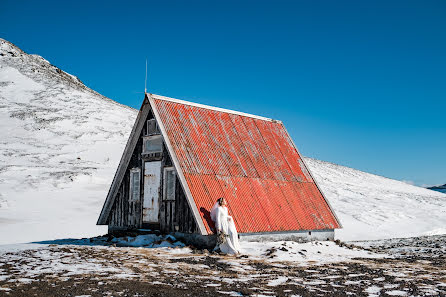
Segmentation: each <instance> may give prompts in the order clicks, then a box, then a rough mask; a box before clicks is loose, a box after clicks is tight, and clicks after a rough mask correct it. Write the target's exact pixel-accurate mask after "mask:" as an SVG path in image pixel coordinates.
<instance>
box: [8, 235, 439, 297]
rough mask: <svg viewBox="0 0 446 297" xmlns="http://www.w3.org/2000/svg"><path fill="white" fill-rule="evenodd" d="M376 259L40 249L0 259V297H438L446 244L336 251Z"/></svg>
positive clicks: (429, 241)
mask: <svg viewBox="0 0 446 297" xmlns="http://www.w3.org/2000/svg"><path fill="white" fill-rule="evenodd" d="M339 244H340V245H343V246H344V247H345V248H346V249H349V248H353V245H354V246H361V248H364V249H368V250H370V251H373V252H374V253H382V254H383V256H384V257H382V258H376V257H375V258H355V259H352V260H349V261H347V262H337V263H324V264H320V263H318V262H316V261H315V263H312V264H311V263H310V264H309V265H307V264H306V265H304V266H302V264H301V263H292V262H277V261H276V262H272V261H271V260H269V258H270V256H271V254H270V253H269V255H268V257H264V259H260V258H253V257H251V256H240V257H230V256H223V255H217V254H210V253H207V252H203V251H194V250H191V249H189V248H177V249H160V248H156V249H148V248H132V247H104V246H74V245H69V246H67V245H43V246H42V247H40V248H34V249H30V250H22V251H11V252H6V253H3V254H1V255H0V256H1V258H0V296H445V294H446V257H445V253H444V249H445V246H446V236H430V237H418V238H409V239H392V240H382V241H373V242H372V241H369V242H352V243H348V244H344V243H339Z"/></svg>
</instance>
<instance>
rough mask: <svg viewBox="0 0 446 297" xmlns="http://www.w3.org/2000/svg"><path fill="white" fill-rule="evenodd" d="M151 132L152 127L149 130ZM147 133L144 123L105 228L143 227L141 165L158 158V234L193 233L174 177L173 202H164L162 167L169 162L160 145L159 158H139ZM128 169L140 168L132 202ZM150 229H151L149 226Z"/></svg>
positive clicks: (189, 214)
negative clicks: (136, 196) (137, 195)
mask: <svg viewBox="0 0 446 297" xmlns="http://www.w3.org/2000/svg"><path fill="white" fill-rule="evenodd" d="M153 118H154V117H153V114H152V112H151V111H150V112H149V113H148V116H147V118H146V119H145V121H144V122H147V120H150V119H153ZM152 129H153V127H152ZM146 134H147V124H144V127H143V129H142V131H141V135H139V139H138V142H137V144H136V147H135V150H134V152H133V154H132V156H131V159H130V163H129V166H128V167H127V169H126V172H125V175H124V178H123V180H122V183H121V185H120V187H119V191H118V192H117V194H116V199H115V202H114V204H113V207H112V210H111V212H110V216H109V219H108V225H109V229H111V230H125V229H126V230H134V229H139V228H143V227H144V226H143V223H142V210H143V199H144V162H150V161H152V160H153V161H155V160H157V161H159V160H160V159H161V162H162V168H161V173H162V174H161V187H160V193H159V202H160V212H159V222H160V225H159V228H160V231H162V232H166V233H169V232H184V233H196V232H198V229H197V224H196V222H195V218H194V217H193V214H192V212H191V209H190V207H189V205H188V202H187V200H186V196H185V194H184V191H183V189H182V187H181V183H180V180H179V179H178V178H177V179H176V183H175V199H174V200H164V199H163V193H164V189H163V187H164V180H163V178H164V168H165V167H172V166H173V165H172V160H171V158H170V156H169V153H168V151H167V149H166V147H165V145H163V153H162V156H160V157H153V156H151V157H147V156H142V150H143V136H145V135H146ZM132 168H140V173H141V176H140V199H139V200H137V201H133V200H132V199H130V170H131V169H132ZM151 227H152V228H153V226H151Z"/></svg>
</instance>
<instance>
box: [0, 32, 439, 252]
mask: <svg viewBox="0 0 446 297" xmlns="http://www.w3.org/2000/svg"><path fill="white" fill-rule="evenodd" d="M136 114H137V112H136V111H135V110H134V109H131V108H129V107H126V106H123V105H121V104H118V103H116V102H114V101H112V100H110V99H108V98H105V97H103V96H101V95H100V94H98V93H96V92H94V91H92V90H91V89H89V88H87V87H86V86H85V85H83V84H82V82H81V81H80V80H79V79H78V78H76V77H74V76H72V75H70V74H68V73H65V72H63V71H62V70H60V69H58V68H56V67H54V66H52V65H51V64H49V62H48V61H46V60H45V59H43V58H42V57H40V56H37V55H28V54H26V53H24V52H23V51H21V50H20V49H19V48H17V47H16V46H14V45H12V44H11V43H9V42H7V41H5V40H2V39H0V244H6V243H18V242H30V241H42V240H53V239H57V238H68V237H78V238H81V237H90V236H96V235H101V234H103V233H105V232H106V227H101V226H96V225H95V224H96V220H97V217H98V215H99V212H100V210H101V207H102V205H103V202H104V200H105V197H106V194H107V192H108V189H109V185H110V183H111V181H112V178H113V176H114V173H115V170H116V168H117V165H118V163H119V159H120V157H121V154H122V151H123V149H124V146H125V143H126V142H127V138H128V135H129V133H130V131H131V128H132V126H133V123H134V120H135V118H136ZM306 162H307V164H308V165H309V167H310V170H311V172H312V173H313V175H314V176H315V178H316V180H317V181H318V182H319V184H320V186H321V188H322V190H323V192H324V193H325V195H326V196H327V198H328V200H329V201H330V203H331V204H332V206H333V208H334V210H335V212H336V213H337V215H338V217H339V219H340V221H341V223H342V224H343V227H344V228H343V229H341V230H337V231H336V237H337V238H340V239H342V240H360V239H374V238H389V237H403V236H418V235H422V234H443V233H445V232H446V228H445V226H446V195H445V194H442V193H439V192H434V191H430V190H426V189H423V188H419V187H415V186H411V185H408V184H405V183H402V182H399V181H395V180H391V179H387V178H384V177H380V176H376V175H373V174H368V173H365V172H361V171H358V170H354V169H351V168H347V167H343V166H339V165H335V164H331V163H328V162H323V161H318V160H314V159H310V158H306Z"/></svg>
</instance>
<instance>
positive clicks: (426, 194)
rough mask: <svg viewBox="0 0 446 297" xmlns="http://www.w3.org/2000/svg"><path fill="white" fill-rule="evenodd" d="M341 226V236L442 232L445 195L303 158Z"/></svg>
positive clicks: (445, 215)
mask: <svg viewBox="0 0 446 297" xmlns="http://www.w3.org/2000/svg"><path fill="white" fill-rule="evenodd" d="M305 161H306V164H307V165H308V166H309V167H310V171H311V173H312V174H313V176H314V177H315V179H316V180H317V182H318V183H319V185H320V186H321V188H322V191H323V192H324V194H325V196H326V197H327V199H328V200H329V201H330V203H331V205H332V207H333V208H334V210H335V212H336V214H337V216H338V217H339V219H340V221H341V223H342V225H343V229H340V230H336V238H339V239H341V240H366V239H384V238H395V237H411V236H420V235H438V234H446V228H445V226H446V195H445V194H442V193H439V192H435V191H431V190H428V189H425V188H421V187H416V186H413V185H409V184H406V183H404V182H401V181H397V180H393V179H389V178H385V177H382V176H378V175H374V174H370V173H366V172H362V171H359V170H355V169H352V168H348V167H344V166H340V165H336V164H332V163H329V162H324V161H319V160H315V159H312V158H306V159H305Z"/></svg>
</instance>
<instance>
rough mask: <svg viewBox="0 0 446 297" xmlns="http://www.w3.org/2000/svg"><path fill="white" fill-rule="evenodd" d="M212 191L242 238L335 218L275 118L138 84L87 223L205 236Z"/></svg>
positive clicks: (310, 230) (291, 231)
mask: <svg viewBox="0 0 446 297" xmlns="http://www.w3.org/2000/svg"><path fill="white" fill-rule="evenodd" d="M220 197H225V199H226V200H227V201H228V208H229V212H230V214H231V215H232V216H233V218H234V221H235V224H236V227H237V230H238V231H239V233H240V234H241V235H242V236H244V237H245V238H250V239H253V238H254V239H257V237H258V236H261V237H262V238H265V237H269V238H271V239H277V238H278V239H284V238H288V239H299V240H312V239H318V240H321V239H333V238H334V229H336V228H340V223H339V221H338V219H337V218H336V215H335V214H334V212H333V210H332V208H331V207H330V205H329V203H328V201H327V200H326V199H325V197H324V196H323V194H322V192H321V190H320V188H319V187H318V185H317V183H316V181H315V180H314V178H313V177H312V176H311V173H310V172H309V170H308V168H307V166H306V165H305V162H304V160H303V159H302V157H301V155H300V154H299V152H298V150H297V148H296V147H295V145H294V143H293V141H292V140H291V138H290V136H289V135H288V133H287V131H286V129H285V127H284V126H283V124H282V122H280V121H276V120H272V119H268V118H264V117H259V116H254V115H250V114H246V113H241V112H236V111H231V110H226V109H221V108H215V107H210V106H205V105H201V104H195V103H191V102H186V101H182V100H177V99H172V98H167V97H162V96H158V95H153V94H146V95H145V98H144V102H143V104H142V106H141V109H140V111H139V113H138V117H137V119H136V122H135V125H134V127H133V130H132V132H131V134H130V137H129V140H128V142H127V145H126V147H125V150H124V153H123V155H122V158H121V161H120V163H119V166H118V169H117V171H116V174H115V177H114V179H113V182H112V185H111V187H110V190H109V193H108V195H107V199H106V201H105V203H104V206H103V209H102V211H101V214H100V217H99V219H98V222H97V224H98V225H108V228H109V232H111V233H113V232H115V231H121V230H140V229H151V230H159V231H161V232H164V233H175V234H177V236H180V237H183V239H184V237H186V238H185V239H187V238H206V237H208V235H212V234H213V231H214V229H213V228H214V226H213V223H212V221H211V219H210V215H209V211H210V209H211V208H212V206H213V204H214V203H215V201H216V200H217V199H218V198H220ZM188 235H190V236H188Z"/></svg>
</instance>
